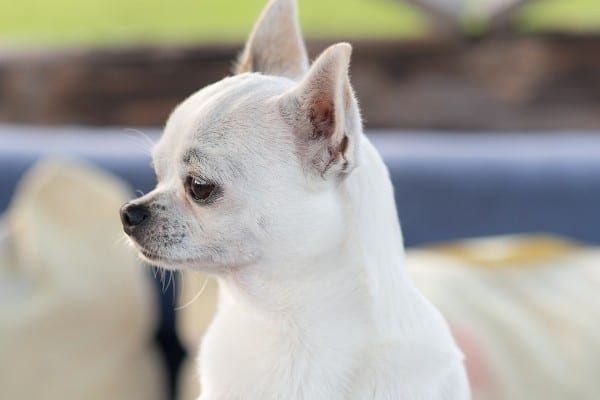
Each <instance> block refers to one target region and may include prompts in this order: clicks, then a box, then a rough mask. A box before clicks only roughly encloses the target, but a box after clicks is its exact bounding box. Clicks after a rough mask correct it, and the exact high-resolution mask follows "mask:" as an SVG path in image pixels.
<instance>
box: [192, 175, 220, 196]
mask: <svg viewBox="0 0 600 400" xmlns="http://www.w3.org/2000/svg"><path fill="white" fill-rule="evenodd" d="M186 189H187V191H188V193H189V195H190V196H191V197H192V199H194V200H195V201H204V200H207V199H208V198H209V197H210V196H211V195H212V194H213V193H214V192H215V189H216V185H214V184H212V183H209V182H205V181H203V180H201V179H198V178H194V177H192V176H188V177H187V179H186Z"/></svg>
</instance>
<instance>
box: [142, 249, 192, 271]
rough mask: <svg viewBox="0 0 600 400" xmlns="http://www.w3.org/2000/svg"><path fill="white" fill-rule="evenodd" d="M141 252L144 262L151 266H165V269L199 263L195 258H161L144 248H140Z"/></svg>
mask: <svg viewBox="0 0 600 400" xmlns="http://www.w3.org/2000/svg"><path fill="white" fill-rule="evenodd" d="M139 252H140V255H141V258H142V259H143V260H144V261H146V262H148V263H150V264H157V265H159V266H164V267H177V266H185V265H190V264H195V263H197V262H198V260H197V259H195V258H182V259H179V258H169V257H165V256H161V255H159V254H156V253H154V252H151V251H149V250H146V249H144V248H143V247H139Z"/></svg>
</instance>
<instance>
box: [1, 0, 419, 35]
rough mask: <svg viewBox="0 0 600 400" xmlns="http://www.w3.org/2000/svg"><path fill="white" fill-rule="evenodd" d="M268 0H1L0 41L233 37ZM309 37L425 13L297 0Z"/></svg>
mask: <svg viewBox="0 0 600 400" xmlns="http://www.w3.org/2000/svg"><path fill="white" fill-rule="evenodd" d="M266 2H267V0H171V1H166V0H52V1H48V0H0V43H3V44H6V43H9V44H10V43H17V44H19V43H21V44H49V45H52V44H61V45H62V44H112V43H131V42H178V43H181V42H210V41H216V42H232V41H234V42H237V41H241V40H243V39H244V38H245V37H246V36H247V34H248V33H249V31H250V29H251V28H252V25H253V23H254V21H255V20H256V17H257V16H258V14H259V13H260V11H261V10H262V8H263V7H264V5H265V4H266ZM299 4H300V17H301V20H302V27H303V30H304V32H305V34H306V35H307V36H308V37H315V36H330V37H331V36H337V37H342V38H345V37H386V36H387V37H389V36H393V37H397V36H401V37H406V36H417V35H421V34H423V33H424V32H425V31H426V30H427V23H426V20H425V18H424V17H423V16H422V15H420V14H419V13H418V12H417V11H414V10H412V9H411V8H409V7H408V6H406V5H404V4H397V3H396V2H393V1H389V0H388V1H386V0H299Z"/></svg>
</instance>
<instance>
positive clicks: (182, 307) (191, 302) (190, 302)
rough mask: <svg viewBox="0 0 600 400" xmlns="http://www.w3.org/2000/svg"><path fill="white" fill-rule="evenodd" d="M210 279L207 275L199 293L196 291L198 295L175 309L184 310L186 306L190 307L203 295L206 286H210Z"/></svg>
mask: <svg viewBox="0 0 600 400" xmlns="http://www.w3.org/2000/svg"><path fill="white" fill-rule="evenodd" d="M209 279H210V278H209V277H208V276H206V278H205V279H204V282H203V283H202V287H200V290H198V293H196V295H195V296H194V297H193V298H192V299H191V300H190V301H188V302H187V303H186V304H184V305H182V306H179V307H175V311H180V310H183V309H184V308H186V307H189V306H190V305H192V304H193V303H194V302H195V301H196V300H198V298H200V296H201V295H202V293H204V290H205V289H206V286H208V280H209Z"/></svg>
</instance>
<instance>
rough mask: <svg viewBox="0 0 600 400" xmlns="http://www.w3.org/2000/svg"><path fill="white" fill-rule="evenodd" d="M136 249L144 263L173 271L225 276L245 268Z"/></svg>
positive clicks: (140, 248)
mask: <svg viewBox="0 0 600 400" xmlns="http://www.w3.org/2000/svg"><path fill="white" fill-rule="evenodd" d="M136 247H138V255H139V257H140V259H141V260H142V261H143V262H145V263H147V264H150V265H153V266H156V267H160V268H163V269H167V270H171V271H181V270H193V271H200V272H206V273H212V274H223V273H227V272H231V271H233V270H236V269H238V268H241V267H242V266H243V265H237V264H223V263H215V262H214V260H209V259H202V258H185V259H177V258H170V257H165V256H162V255H159V254H156V253H153V252H150V251H148V250H146V249H144V248H142V247H140V246H136ZM244 265H245V264H244Z"/></svg>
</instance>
